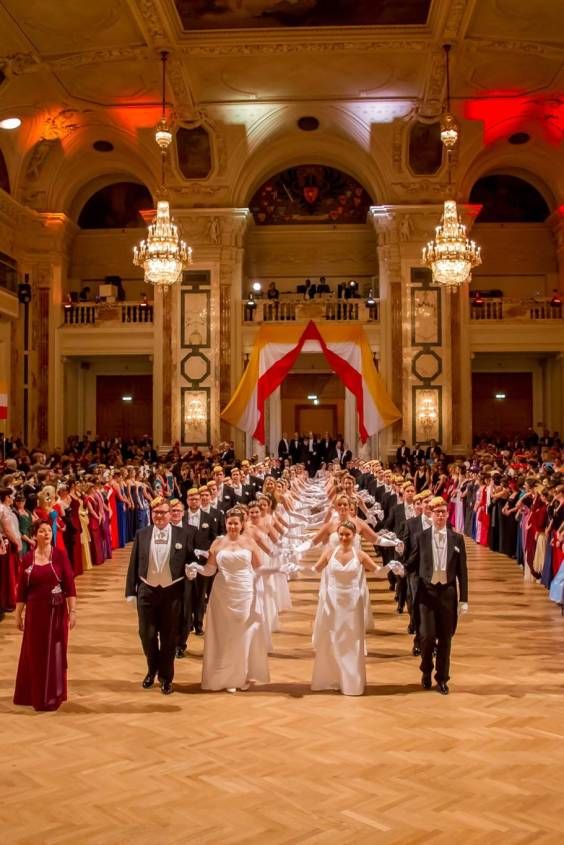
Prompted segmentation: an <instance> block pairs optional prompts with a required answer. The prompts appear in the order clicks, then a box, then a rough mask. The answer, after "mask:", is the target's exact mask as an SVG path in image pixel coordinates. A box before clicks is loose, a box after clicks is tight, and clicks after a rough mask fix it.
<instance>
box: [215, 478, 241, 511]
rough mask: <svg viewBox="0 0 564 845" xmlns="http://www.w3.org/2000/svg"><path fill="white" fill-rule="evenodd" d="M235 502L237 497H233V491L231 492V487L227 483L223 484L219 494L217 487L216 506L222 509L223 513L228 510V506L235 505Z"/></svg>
mask: <svg viewBox="0 0 564 845" xmlns="http://www.w3.org/2000/svg"><path fill="white" fill-rule="evenodd" d="M236 502H237V499H236V498H235V493H234V492H233V487H231V486H230V485H229V484H224V485H223V490H222V491H221V495H220V491H219V489H218V494H217V506H218V508H219V509H220V510H222V511H223V513H225V512H226V511H228V510H229V509H230V508H233V507H235V504H236Z"/></svg>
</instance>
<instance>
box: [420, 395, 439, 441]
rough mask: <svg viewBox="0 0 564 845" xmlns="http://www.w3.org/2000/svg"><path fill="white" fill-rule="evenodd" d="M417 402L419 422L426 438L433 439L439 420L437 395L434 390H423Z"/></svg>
mask: <svg viewBox="0 0 564 845" xmlns="http://www.w3.org/2000/svg"><path fill="white" fill-rule="evenodd" d="M417 404H418V408H417V424H418V426H419V428H420V429H421V430H422V431H423V438H424V440H431V438H432V437H434V435H435V433H436V429H437V424H438V421H439V411H438V407H437V396H436V394H435V393H434V392H432V391H421V393H420V394H419V396H418V402H417Z"/></svg>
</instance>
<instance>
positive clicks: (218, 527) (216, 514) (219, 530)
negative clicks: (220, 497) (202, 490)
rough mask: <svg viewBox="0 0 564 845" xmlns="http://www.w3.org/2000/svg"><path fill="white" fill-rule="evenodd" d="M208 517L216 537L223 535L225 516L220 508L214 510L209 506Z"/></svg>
mask: <svg viewBox="0 0 564 845" xmlns="http://www.w3.org/2000/svg"><path fill="white" fill-rule="evenodd" d="M210 517H211V519H212V522H213V525H214V528H215V534H216V537H220V536H221V535H222V534H225V514H224V513H223V511H222V510H221V509H220V508H214V507H213V506H211V505H210Z"/></svg>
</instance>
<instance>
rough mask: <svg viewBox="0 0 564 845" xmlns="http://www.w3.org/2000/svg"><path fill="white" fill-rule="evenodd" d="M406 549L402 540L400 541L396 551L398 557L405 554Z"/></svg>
mask: <svg viewBox="0 0 564 845" xmlns="http://www.w3.org/2000/svg"><path fill="white" fill-rule="evenodd" d="M404 549H405V546H404V544H403V543H402V541H401V540H398V541H397V543H396V548H395V551H396V552H397V553H398V555H402V554H403V552H404Z"/></svg>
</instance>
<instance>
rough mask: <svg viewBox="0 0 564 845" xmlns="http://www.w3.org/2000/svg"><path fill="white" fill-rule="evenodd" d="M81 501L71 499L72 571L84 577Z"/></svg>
mask: <svg viewBox="0 0 564 845" xmlns="http://www.w3.org/2000/svg"><path fill="white" fill-rule="evenodd" d="M79 510H80V501H79V500H78V499H75V498H73V497H71V503H70V518H71V522H72V528H73V533H72V556H71V564H72V571H73V572H74V574H75V576H76V575H82V572H83V566H82V537H81V535H82V525H81V524H80V513H79Z"/></svg>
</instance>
